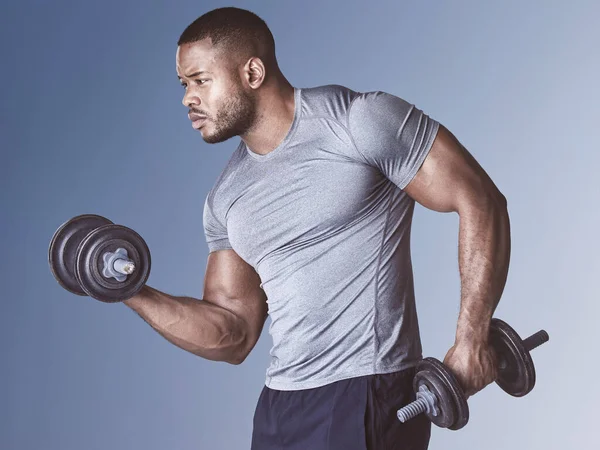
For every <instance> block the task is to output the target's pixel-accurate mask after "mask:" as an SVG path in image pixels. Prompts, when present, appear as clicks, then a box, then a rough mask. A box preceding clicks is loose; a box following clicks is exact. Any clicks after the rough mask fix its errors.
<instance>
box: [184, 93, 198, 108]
mask: <svg viewBox="0 0 600 450" xmlns="http://www.w3.org/2000/svg"><path fill="white" fill-rule="evenodd" d="M181 103H183V106H185V107H187V108H191V107H192V106H200V97H198V96H197V95H196V94H195V93H194V92H193V91H192V90H191V89H188V90H187V91H185V95H184V96H183V99H182V100H181Z"/></svg>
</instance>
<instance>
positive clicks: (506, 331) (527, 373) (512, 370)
mask: <svg viewBox="0 0 600 450" xmlns="http://www.w3.org/2000/svg"><path fill="white" fill-rule="evenodd" d="M490 345H491V346H492V347H493V348H494V350H495V351H496V354H497V356H498V361H500V360H504V361H505V363H506V364H505V367H504V368H503V369H500V368H499V369H498V378H497V379H496V384H497V385H498V386H500V388H501V389H502V390H503V391H504V392H506V393H507V394H510V395H512V396H514V397H522V396H524V395H527V394H528V393H529V392H531V390H532V389H533V387H534V386H535V367H534V365H533V360H532V359H531V354H530V353H529V350H527V349H526V348H525V345H524V343H523V340H522V339H521V338H520V337H519V335H518V334H517V332H516V331H515V330H514V329H513V328H512V327H511V326H510V325H508V324H507V323H506V322H504V321H502V320H500V319H497V318H493V319H492V322H491V325H490Z"/></svg>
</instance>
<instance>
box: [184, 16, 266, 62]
mask: <svg viewBox="0 0 600 450" xmlns="http://www.w3.org/2000/svg"><path fill="white" fill-rule="evenodd" d="M206 38H209V39H210V40H211V43H212V45H213V46H214V47H215V48H218V49H219V50H220V51H221V52H222V54H224V55H225V56H226V57H227V58H234V59H235V61H236V62H241V58H245V59H248V58H250V57H252V56H257V57H259V58H260V59H261V60H262V61H263V62H264V63H265V65H267V66H269V67H270V66H272V65H273V64H276V59H275V39H274V38H273V34H271V30H269V27H268V26H267V24H266V23H265V21H264V20H263V19H261V18H260V17H258V16H257V15H256V14H254V13H253V12H251V11H248V10H246V9H241V8H235V7H232V6H228V7H224V8H217V9H213V10H212V11H209V12H207V13H205V14H204V15H202V16H200V17H198V18H197V19H196V20H194V21H193V22H192V23H191V24H190V25H188V27H187V28H186V29H185V30H184V31H183V33H182V34H181V36H180V37H179V41H178V42H177V45H178V46H180V45H182V44H188V43H192V42H197V41H201V40H203V39H206Z"/></svg>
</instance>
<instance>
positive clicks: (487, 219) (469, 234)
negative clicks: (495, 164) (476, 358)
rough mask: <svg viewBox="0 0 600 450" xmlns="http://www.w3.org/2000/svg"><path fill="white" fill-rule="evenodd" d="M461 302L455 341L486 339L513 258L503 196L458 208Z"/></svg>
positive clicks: (483, 340)
mask: <svg viewBox="0 0 600 450" xmlns="http://www.w3.org/2000/svg"><path fill="white" fill-rule="evenodd" d="M459 217H460V219H459V245H458V252H459V271H460V278H461V306H460V313H459V318H458V324H457V330H456V341H457V342H471V343H472V342H479V343H484V344H485V343H487V341H488V336H489V326H490V321H491V318H492V315H493V314H494V311H495V309H496V307H497V305H498V302H499V301H500V297H501V296H502V292H503V290H504V286H505V284H506V278H507V274H508V266H509V260H510V221H509V216H508V210H507V208H506V203H505V201H504V199H503V198H502V199H489V200H487V201H484V202H481V203H480V204H479V205H477V206H474V205H471V206H469V207H467V208H465V210H463V211H460V212H459Z"/></svg>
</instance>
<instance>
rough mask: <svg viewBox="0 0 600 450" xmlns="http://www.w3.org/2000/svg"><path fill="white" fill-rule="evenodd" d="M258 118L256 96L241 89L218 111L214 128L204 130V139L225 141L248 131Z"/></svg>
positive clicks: (212, 141)
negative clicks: (210, 130) (207, 130)
mask: <svg viewBox="0 0 600 450" xmlns="http://www.w3.org/2000/svg"><path fill="white" fill-rule="evenodd" d="M255 119H256V102H255V100H254V97H253V96H252V95H251V94H249V93H248V92H246V91H244V90H243V89H239V90H238V91H237V92H236V93H235V94H234V95H232V96H231V97H230V98H229V99H228V100H226V101H225V102H224V103H223V105H222V106H221V108H220V111H219V112H217V114H216V118H215V119H214V120H212V119H211V118H209V120H208V121H209V122H212V124H213V126H214V130H213V131H212V132H211V133H208V132H206V131H205V130H203V133H202V139H204V142H206V143H207V144H217V143H219V142H224V141H226V140H228V139H230V138H232V137H234V136H240V135H242V134H244V133H246V132H247V131H248V130H249V129H250V128H251V127H252V126H253V125H254V122H255Z"/></svg>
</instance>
